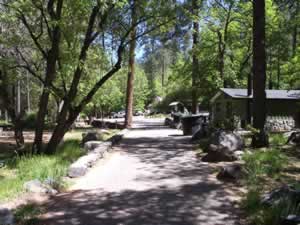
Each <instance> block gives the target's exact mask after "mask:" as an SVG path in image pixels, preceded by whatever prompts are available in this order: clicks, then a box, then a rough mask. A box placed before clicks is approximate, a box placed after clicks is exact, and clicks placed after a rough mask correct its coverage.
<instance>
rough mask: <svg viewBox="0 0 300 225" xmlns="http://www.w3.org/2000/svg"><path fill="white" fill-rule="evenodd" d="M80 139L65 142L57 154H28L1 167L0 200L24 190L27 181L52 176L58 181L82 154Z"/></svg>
mask: <svg viewBox="0 0 300 225" xmlns="http://www.w3.org/2000/svg"><path fill="white" fill-rule="evenodd" d="M82 154H83V151H82V149H81V148H80V146H79V141H74V140H69V141H66V142H64V143H63V144H62V145H61V146H60V147H59V149H58V151H57V154H55V155H51V156H49V155H26V156H21V157H17V158H15V159H13V160H11V162H9V163H8V165H7V166H6V167H4V168H1V169H0V180H1V182H0V200H4V199H7V198H12V197H14V196H16V195H17V194H18V193H20V192H22V188H23V184H24V183H25V182H26V181H29V180H34V179H38V180H41V181H44V180H45V179H47V178H52V179H54V180H56V181H58V182H60V179H61V177H62V176H65V175H66V172H67V168H68V166H69V165H70V164H71V163H72V162H74V161H75V160H76V159H77V158H79V157H80V156H82Z"/></svg>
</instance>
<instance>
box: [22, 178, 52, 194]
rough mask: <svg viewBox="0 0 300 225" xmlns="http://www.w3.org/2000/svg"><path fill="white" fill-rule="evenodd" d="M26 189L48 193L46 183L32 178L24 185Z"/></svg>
mask: <svg viewBox="0 0 300 225" xmlns="http://www.w3.org/2000/svg"><path fill="white" fill-rule="evenodd" d="M23 187H24V189H25V190H26V191H28V192H32V193H42V194H46V193H48V188H47V187H45V185H43V184H42V182H40V181H39V180H31V181H28V182H26V183H24V185H23Z"/></svg>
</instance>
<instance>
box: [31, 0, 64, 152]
mask: <svg viewBox="0 0 300 225" xmlns="http://www.w3.org/2000/svg"><path fill="white" fill-rule="evenodd" d="M62 8H63V1H62V0H60V1H57V5H56V7H55V6H54V4H52V5H51V4H50V5H48V11H49V14H50V16H51V20H52V21H59V20H60V18H61V13H62ZM51 33H52V35H51V36H52V37H51V48H50V50H49V51H48V53H47V55H46V56H47V58H46V59H47V60H46V61H47V65H46V78H45V82H44V86H43V91H42V95H41V97H40V100H39V110H38V114H37V119H36V129H35V137H34V142H33V145H32V152H36V153H41V152H42V147H43V146H42V145H43V133H44V128H45V118H46V115H47V108H48V102H49V96H50V88H51V86H52V83H53V81H54V79H55V77H56V63H57V60H58V58H59V49H60V41H61V28H60V25H55V26H54V28H53V30H52V32H51Z"/></svg>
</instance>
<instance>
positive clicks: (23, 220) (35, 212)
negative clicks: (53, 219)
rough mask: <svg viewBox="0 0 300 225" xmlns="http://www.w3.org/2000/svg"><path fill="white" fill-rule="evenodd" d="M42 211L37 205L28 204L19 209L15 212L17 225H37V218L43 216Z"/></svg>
mask: <svg viewBox="0 0 300 225" xmlns="http://www.w3.org/2000/svg"><path fill="white" fill-rule="evenodd" d="M42 212H43V211H42V210H41V208H40V207H38V206H37V205H35V204H27V205H22V206H20V207H18V208H17V209H16V210H15V211H14V216H15V220H16V221H15V222H16V223H17V225H34V224H37V217H38V216H39V215H41V214H42Z"/></svg>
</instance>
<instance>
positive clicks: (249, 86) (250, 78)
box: [246, 72, 253, 124]
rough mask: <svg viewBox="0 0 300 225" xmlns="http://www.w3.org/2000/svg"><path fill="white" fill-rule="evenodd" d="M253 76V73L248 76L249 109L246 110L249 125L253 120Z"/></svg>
mask: <svg viewBox="0 0 300 225" xmlns="http://www.w3.org/2000/svg"><path fill="white" fill-rule="evenodd" d="M252 88H253V87H252V74H251V72H250V73H249V74H248V81H247V95H248V97H249V98H248V99H247V108H246V112H247V124H251V122H252V121H251V120H252V118H251V117H252V109H251V102H252V101H251V98H250V96H251V95H252Z"/></svg>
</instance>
